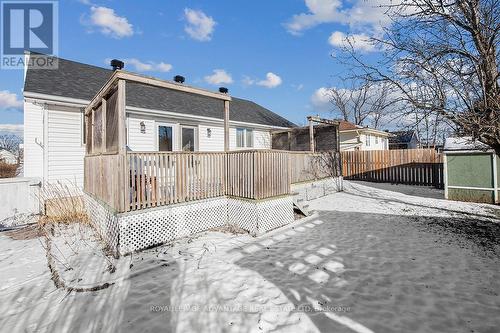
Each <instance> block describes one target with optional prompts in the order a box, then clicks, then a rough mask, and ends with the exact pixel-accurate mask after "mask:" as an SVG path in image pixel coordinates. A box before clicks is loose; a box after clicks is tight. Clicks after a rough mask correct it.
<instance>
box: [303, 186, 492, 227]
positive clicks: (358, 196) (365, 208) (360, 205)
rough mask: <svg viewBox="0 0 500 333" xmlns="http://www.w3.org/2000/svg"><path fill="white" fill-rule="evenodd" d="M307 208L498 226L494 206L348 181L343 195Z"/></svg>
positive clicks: (314, 203)
mask: <svg viewBox="0 0 500 333" xmlns="http://www.w3.org/2000/svg"><path fill="white" fill-rule="evenodd" d="M374 186H375V185H374ZM376 186H378V185H376ZM390 186H392V187H393V188H394V189H395V190H397V189H398V188H399V187H408V186H407V185H385V187H390ZM428 191H429V190H428ZM430 191H432V190H430ZM401 192H403V191H401ZM431 195H434V193H432V194H431ZM309 208H310V209H312V210H318V211H340V212H359V213H374V214H391V215H403V216H438V217H464V216H470V215H473V216H478V217H483V218H485V219H491V220H492V221H495V222H498V220H497V218H498V216H499V215H498V214H499V212H500V210H499V208H498V206H495V205H489V204H478V203H468V202H461V201H451V200H446V199H444V198H443V199H435V198H427V197H420V196H414V195H407V194H404V193H400V192H395V191H389V190H385V189H381V188H376V187H372V186H366V185H362V184H360V183H357V182H350V181H344V192H339V193H335V194H333V195H331V196H326V197H323V198H319V199H317V200H314V201H312V202H310V203H309Z"/></svg>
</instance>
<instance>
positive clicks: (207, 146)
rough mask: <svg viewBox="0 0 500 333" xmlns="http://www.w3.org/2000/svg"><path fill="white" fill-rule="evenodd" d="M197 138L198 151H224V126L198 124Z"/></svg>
mask: <svg viewBox="0 0 500 333" xmlns="http://www.w3.org/2000/svg"><path fill="white" fill-rule="evenodd" d="M208 129H210V137H208ZM198 138H199V143H198V144H199V149H200V151H224V127H215V126H206V125H199V126H198Z"/></svg>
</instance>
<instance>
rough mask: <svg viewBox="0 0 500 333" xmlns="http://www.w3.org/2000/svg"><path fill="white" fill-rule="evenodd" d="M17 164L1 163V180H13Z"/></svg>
mask: <svg viewBox="0 0 500 333" xmlns="http://www.w3.org/2000/svg"><path fill="white" fill-rule="evenodd" d="M17 167H18V165H17V164H9V163H5V162H4V161H0V178H13V177H15V176H16V172H17Z"/></svg>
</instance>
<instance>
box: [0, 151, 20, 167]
mask: <svg viewBox="0 0 500 333" xmlns="http://www.w3.org/2000/svg"><path fill="white" fill-rule="evenodd" d="M0 161H1V162H4V163H7V164H17V157H16V155H14V154H13V153H11V152H10V151H8V150H6V149H0Z"/></svg>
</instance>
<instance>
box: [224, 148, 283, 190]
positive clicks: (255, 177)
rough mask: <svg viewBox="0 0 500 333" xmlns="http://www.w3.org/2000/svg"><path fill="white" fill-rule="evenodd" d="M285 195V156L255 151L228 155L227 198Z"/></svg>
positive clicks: (278, 153) (267, 151) (271, 152)
mask: <svg viewBox="0 0 500 333" xmlns="http://www.w3.org/2000/svg"><path fill="white" fill-rule="evenodd" d="M288 193H290V165H289V160H288V152H284V151H270V150H255V151H240V152H229V153H227V184H226V194H227V195H230V196H236V197H242V198H249V199H265V198H270V197H275V196H279V195H284V194H288Z"/></svg>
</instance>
